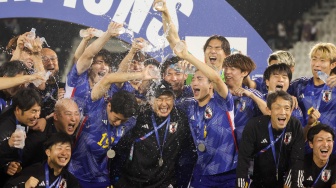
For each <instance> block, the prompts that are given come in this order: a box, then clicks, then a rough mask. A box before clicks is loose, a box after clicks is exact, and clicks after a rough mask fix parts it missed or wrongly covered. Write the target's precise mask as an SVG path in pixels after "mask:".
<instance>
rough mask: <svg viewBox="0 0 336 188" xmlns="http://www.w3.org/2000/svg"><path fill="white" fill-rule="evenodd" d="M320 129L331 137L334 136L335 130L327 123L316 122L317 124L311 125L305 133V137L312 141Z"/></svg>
mask: <svg viewBox="0 0 336 188" xmlns="http://www.w3.org/2000/svg"><path fill="white" fill-rule="evenodd" d="M321 131H325V132H328V133H330V134H331V136H332V139H333V140H334V138H335V132H334V129H333V128H331V127H330V126H329V125H326V124H323V123H318V124H317V125H315V126H313V127H311V128H310V129H309V131H308V133H307V139H308V141H309V142H313V140H314V136H315V135H317V134H318V133H320V132H321Z"/></svg>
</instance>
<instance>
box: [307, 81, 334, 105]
mask: <svg viewBox="0 0 336 188" xmlns="http://www.w3.org/2000/svg"><path fill="white" fill-rule="evenodd" d="M328 88H329V87H328V86H327V85H326V84H324V86H323V88H322V91H321V93H320V95H319V96H318V98H317V100H316V105H315V104H314V102H313V101H314V100H312V103H313V104H312V105H313V107H314V108H315V109H316V110H319V108H320V105H321V101H322V97H323V91H326V90H327V89H328ZM306 91H314V82H313V83H312V84H311V85H309V86H308V87H307V89H306ZM313 96H314V95H313Z"/></svg>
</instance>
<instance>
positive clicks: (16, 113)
mask: <svg viewBox="0 0 336 188" xmlns="http://www.w3.org/2000/svg"><path fill="white" fill-rule="evenodd" d="M14 114H15V115H19V114H21V109H20V108H19V107H18V106H17V107H15V111H14Z"/></svg>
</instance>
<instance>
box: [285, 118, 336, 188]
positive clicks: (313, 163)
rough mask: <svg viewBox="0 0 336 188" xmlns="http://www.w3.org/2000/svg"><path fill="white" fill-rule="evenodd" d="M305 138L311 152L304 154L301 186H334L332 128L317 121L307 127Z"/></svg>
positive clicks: (335, 179)
mask: <svg viewBox="0 0 336 188" xmlns="http://www.w3.org/2000/svg"><path fill="white" fill-rule="evenodd" d="M307 139H308V142H309V146H310V147H311V148H312V149H313V153H309V154H306V156H305V159H304V180H303V186H304V187H306V188H309V187H318V188H336V165H335V162H336V156H335V154H332V150H333V146H334V139H335V133H334V130H333V129H332V128H331V127H330V126H328V125H326V124H322V123H319V124H317V125H315V126H314V127H312V128H310V129H309V131H308V134H307ZM288 187H290V185H288Z"/></svg>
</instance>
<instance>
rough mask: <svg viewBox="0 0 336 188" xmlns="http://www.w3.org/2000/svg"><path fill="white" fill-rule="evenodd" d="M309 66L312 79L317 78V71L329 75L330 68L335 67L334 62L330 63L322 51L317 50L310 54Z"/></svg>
mask: <svg viewBox="0 0 336 188" xmlns="http://www.w3.org/2000/svg"><path fill="white" fill-rule="evenodd" d="M310 66H311V70H312V74H313V76H314V79H319V77H318V75H317V72H318V71H322V72H324V73H327V74H328V75H329V74H330V71H331V69H333V68H334V67H335V63H333V64H330V59H329V58H328V57H327V56H326V55H325V54H323V52H322V51H320V50H317V51H316V53H314V54H312V57H311V61H310Z"/></svg>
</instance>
